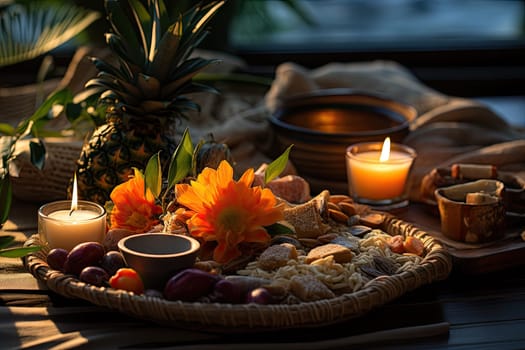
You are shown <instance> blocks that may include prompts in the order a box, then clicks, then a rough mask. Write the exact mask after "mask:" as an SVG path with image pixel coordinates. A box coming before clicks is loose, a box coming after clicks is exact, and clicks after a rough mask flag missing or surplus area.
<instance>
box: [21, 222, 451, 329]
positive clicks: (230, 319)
mask: <svg viewBox="0 0 525 350" xmlns="http://www.w3.org/2000/svg"><path fill="white" fill-rule="evenodd" d="M381 229H382V230H383V231H385V232H387V233H389V234H391V235H398V234H399V235H402V236H405V237H406V236H416V237H418V238H420V239H421V240H422V241H423V243H424V245H425V249H426V255H425V258H424V259H423V260H422V262H421V264H419V265H417V267H416V268H414V269H413V270H408V271H404V272H402V273H399V274H396V275H393V276H380V277H377V278H375V279H373V280H371V281H370V282H368V284H366V285H365V287H364V288H362V289H360V290H359V291H357V292H353V293H347V294H343V295H340V296H338V297H335V298H332V299H325V300H321V301H315V302H304V303H300V304H290V305H288V304H286V305H283V304H277V305H257V304H235V305H234V304H222V303H210V304H206V303H197V302H193V303H191V302H180V301H167V300H164V299H160V298H154V297H148V296H139V295H135V294H133V293H130V292H126V291H122V290H116V289H112V288H106V287H95V286H92V285H89V284H86V283H83V282H81V281H79V280H78V279H77V278H75V277H73V276H71V275H65V274H63V273H61V272H59V271H56V270H52V269H51V268H49V266H48V265H47V263H46V255H47V250H46V249H43V250H41V251H39V252H37V253H33V254H31V255H28V256H27V257H26V259H25V261H24V264H25V266H26V268H27V269H28V270H29V271H30V273H31V274H32V275H33V276H35V277H36V278H37V279H38V280H40V281H42V282H44V283H45V284H46V285H47V287H49V289H51V290H53V291H54V292H56V293H58V294H60V295H62V296H65V297H70V298H79V299H84V300H87V301H89V302H91V303H93V304H95V305H99V306H105V307H108V308H110V309H115V310H118V311H120V312H122V313H125V314H128V315H132V316H135V317H138V318H141V319H145V320H151V321H154V322H157V323H161V324H165V325H169V326H177V327H185V328H192V329H205V330H207V331H219V332H236V331H246V330H247V329H250V330H264V329H277V328H279V329H283V328H299V327H309V326H310V327H311V326H322V325H328V324H333V323H337V322H341V321H344V320H348V319H351V318H355V317H358V316H360V315H363V314H365V313H367V312H369V311H370V310H372V309H374V308H377V307H379V306H381V305H383V304H386V303H388V302H390V301H392V300H394V299H396V298H398V297H400V296H401V295H403V294H405V293H406V292H408V291H410V290H413V289H415V288H418V287H420V286H422V285H425V284H429V283H432V282H434V281H438V280H442V279H445V278H446V277H447V276H448V275H449V273H450V271H451V269H452V261H451V259H450V256H449V254H448V253H447V252H446V251H445V249H444V247H443V246H442V245H441V244H440V243H439V242H438V241H437V240H436V239H434V238H433V237H432V236H430V235H429V234H427V233H426V232H424V231H422V230H421V229H419V228H417V227H415V226H413V225H411V224H408V223H406V222H403V221H401V220H399V219H397V218H395V217H392V216H390V215H387V218H386V220H385V221H384V224H383V226H382V227H381ZM39 243H40V241H39V238H38V235H33V236H32V237H30V239H29V240H28V241H27V242H26V246H32V245H38V244H39Z"/></svg>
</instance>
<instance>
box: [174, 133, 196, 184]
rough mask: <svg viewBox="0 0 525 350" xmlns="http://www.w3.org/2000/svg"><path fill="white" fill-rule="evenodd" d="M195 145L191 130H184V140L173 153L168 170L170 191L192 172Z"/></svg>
mask: <svg viewBox="0 0 525 350" xmlns="http://www.w3.org/2000/svg"><path fill="white" fill-rule="evenodd" d="M192 157H193V143H192V141H191V136H190V132H189V130H188V129H187V128H186V130H184V135H182V140H181V141H180V143H179V145H178V146H177V149H176V150H175V152H174V153H173V155H172V157H171V161H170V166H169V169H168V189H169V188H172V187H173V186H175V184H176V183H178V182H180V181H181V180H182V179H184V178H185V177H186V176H187V175H188V173H189V172H190V170H191V160H192Z"/></svg>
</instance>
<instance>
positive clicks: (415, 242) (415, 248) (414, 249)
mask: <svg viewBox="0 0 525 350" xmlns="http://www.w3.org/2000/svg"><path fill="white" fill-rule="evenodd" d="M403 247H404V248H405V251H406V252H407V253H412V254H416V255H419V256H421V255H423V253H424V251H425V246H424V245H423V242H422V241H421V240H420V239H419V238H417V237H414V236H408V237H407V238H405V241H404V242H403Z"/></svg>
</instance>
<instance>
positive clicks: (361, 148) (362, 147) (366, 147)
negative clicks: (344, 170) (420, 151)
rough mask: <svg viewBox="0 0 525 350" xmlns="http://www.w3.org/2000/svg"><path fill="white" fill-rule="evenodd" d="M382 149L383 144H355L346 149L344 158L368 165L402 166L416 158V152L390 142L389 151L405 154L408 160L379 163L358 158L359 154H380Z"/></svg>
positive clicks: (374, 160)
mask: <svg viewBox="0 0 525 350" xmlns="http://www.w3.org/2000/svg"><path fill="white" fill-rule="evenodd" d="M382 147H383V142H361V143H356V144H353V145H350V146H348V147H347V148H346V156H347V157H348V158H351V159H355V160H358V161H360V162H363V163H370V164H404V163H407V162H413V161H414V160H415V159H416V157H417V152H416V150H414V149H413V148H411V147H409V146H407V145H404V144H401V143H395V142H392V143H391V144H390V151H402V152H403V153H406V154H407V155H408V156H409V157H408V158H397V159H392V158H390V159H388V160H386V161H384V162H381V161H379V159H370V158H362V157H359V155H358V154H359V153H363V152H370V151H378V152H381V149H382ZM354 150H355V152H354Z"/></svg>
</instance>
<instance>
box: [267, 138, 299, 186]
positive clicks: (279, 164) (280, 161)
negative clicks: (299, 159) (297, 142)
mask: <svg viewBox="0 0 525 350" xmlns="http://www.w3.org/2000/svg"><path fill="white" fill-rule="evenodd" d="M292 147H293V145H290V146H288V148H287V149H286V150H285V151H284V152H283V154H281V155H280V156H279V157H278V158H277V159H276V160H274V161H273V162H271V163H270V164H268V167H267V168H266V171H265V172H264V184H267V183H268V182H270V181H272V180H273V179H275V178H276V177H277V176H279V175H280V174H281V173H282V172H283V170H284V169H285V168H286V165H287V164H288V156H289V155H290V150H291V149H292Z"/></svg>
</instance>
